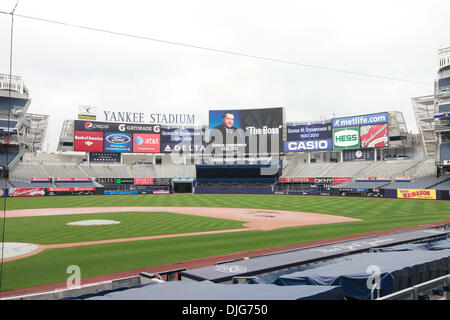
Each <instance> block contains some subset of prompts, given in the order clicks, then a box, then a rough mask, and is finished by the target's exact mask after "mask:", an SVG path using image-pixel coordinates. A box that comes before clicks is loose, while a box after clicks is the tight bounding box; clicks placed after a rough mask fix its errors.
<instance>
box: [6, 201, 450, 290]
mask: <svg viewBox="0 0 450 320" xmlns="http://www.w3.org/2000/svg"><path fill="white" fill-rule="evenodd" d="M7 205H8V209H25V208H46V207H47V208H50V207H51V208H55V207H91V206H185V207H186V206H198V207H208V206H209V207H241V208H259V209H276V210H292V211H306V212H315V213H325V214H335V215H341V216H346V217H351V218H358V219H362V220H363V221H358V222H349V223H337V224H329V225H317V226H305V227H291V228H284V229H279V230H272V231H246V232H239V233H229V234H217V235H202V236H195V237H194V236H192V237H182V238H170V239H157V240H145V241H135V242H126V243H116V244H104V245H93V246H88V247H73V248H64V249H52V250H46V251H44V252H43V253H40V254H39V255H36V256H31V257H28V258H25V259H20V260H16V261H11V262H6V263H5V264H4V278H3V280H4V281H3V284H2V287H3V290H11V289H18V288H24V287H29V286H35V285H42V284H47V283H53V282H61V281H65V280H66V279H67V277H68V276H69V275H68V274H66V273H65V272H66V269H67V267H68V266H69V265H73V264H74V265H78V266H80V268H81V270H82V271H81V272H82V277H90V276H96V275H101V274H107V273H113V272H120V271H125V270H132V269H138V268H144V267H150V266H156V265H162V264H167V263H175V262H180V261H185V260H191V259H198V258H204V257H208V256H214V255H222V254H230V253H235V252H240V251H247V250H256V249H261V248H267V247H273V246H280V245H287V244H293V243H300V242H305V241H315V240H321V239H326V238H332V237H338V236H345V235H351V234H359V233H365V232H371V231H378V230H385V229H394V228H400V227H407V226H414V225H421V224H427V223H434V222H440V221H443V220H445V219H449V218H450V202H445V201H431V200H430V201H420V200H397V199H376V198H375V199H370V198H343V197H315V196H283V195H279V196H278V195H190V194H189V195H120V196H92V197H82V198H81V197H75V196H72V197H46V198H22V199H19V198H8V200H7ZM13 219H16V218H11V219H7V225H6V239H7V240H8V232H9V231H8V230H9V229H8V225H9V221H10V220H13ZM48 239H51V236H50V235H49V236H48Z"/></svg>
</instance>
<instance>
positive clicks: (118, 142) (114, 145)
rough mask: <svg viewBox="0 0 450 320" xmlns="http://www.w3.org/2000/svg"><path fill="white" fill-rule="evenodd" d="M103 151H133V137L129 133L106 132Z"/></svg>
mask: <svg viewBox="0 0 450 320" xmlns="http://www.w3.org/2000/svg"><path fill="white" fill-rule="evenodd" d="M104 151H105V152H108V151H109V152H133V139H132V135H131V134H130V133H125V132H106V133H105V148H104Z"/></svg>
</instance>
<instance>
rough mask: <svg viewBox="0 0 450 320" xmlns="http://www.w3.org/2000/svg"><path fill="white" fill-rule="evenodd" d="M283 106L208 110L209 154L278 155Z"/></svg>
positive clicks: (281, 135) (280, 141)
mask: <svg viewBox="0 0 450 320" xmlns="http://www.w3.org/2000/svg"><path fill="white" fill-rule="evenodd" d="M283 114H284V112H283V108H269V109H248V110H210V111H209V129H210V132H209V140H208V143H209V145H208V147H209V148H208V149H207V152H208V151H210V153H211V154H216V155H217V154H235V155H240V154H271V153H273V154H278V153H279V152H280V151H281V149H280V148H281V146H282V140H283V132H282V131H283Z"/></svg>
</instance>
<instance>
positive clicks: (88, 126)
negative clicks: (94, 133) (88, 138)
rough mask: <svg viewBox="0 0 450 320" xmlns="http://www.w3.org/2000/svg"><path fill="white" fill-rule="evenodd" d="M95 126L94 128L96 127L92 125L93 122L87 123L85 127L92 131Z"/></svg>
mask: <svg viewBox="0 0 450 320" xmlns="http://www.w3.org/2000/svg"><path fill="white" fill-rule="evenodd" d="M93 126H94V125H93V124H92V122H86V123H85V124H84V127H85V128H86V129H87V130H91V129H92V127H93Z"/></svg>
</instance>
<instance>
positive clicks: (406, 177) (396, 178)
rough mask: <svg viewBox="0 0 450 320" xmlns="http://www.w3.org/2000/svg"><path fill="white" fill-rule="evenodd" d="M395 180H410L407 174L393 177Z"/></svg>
mask: <svg viewBox="0 0 450 320" xmlns="http://www.w3.org/2000/svg"><path fill="white" fill-rule="evenodd" d="M395 181H411V177H408V176H404V177H395Z"/></svg>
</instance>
